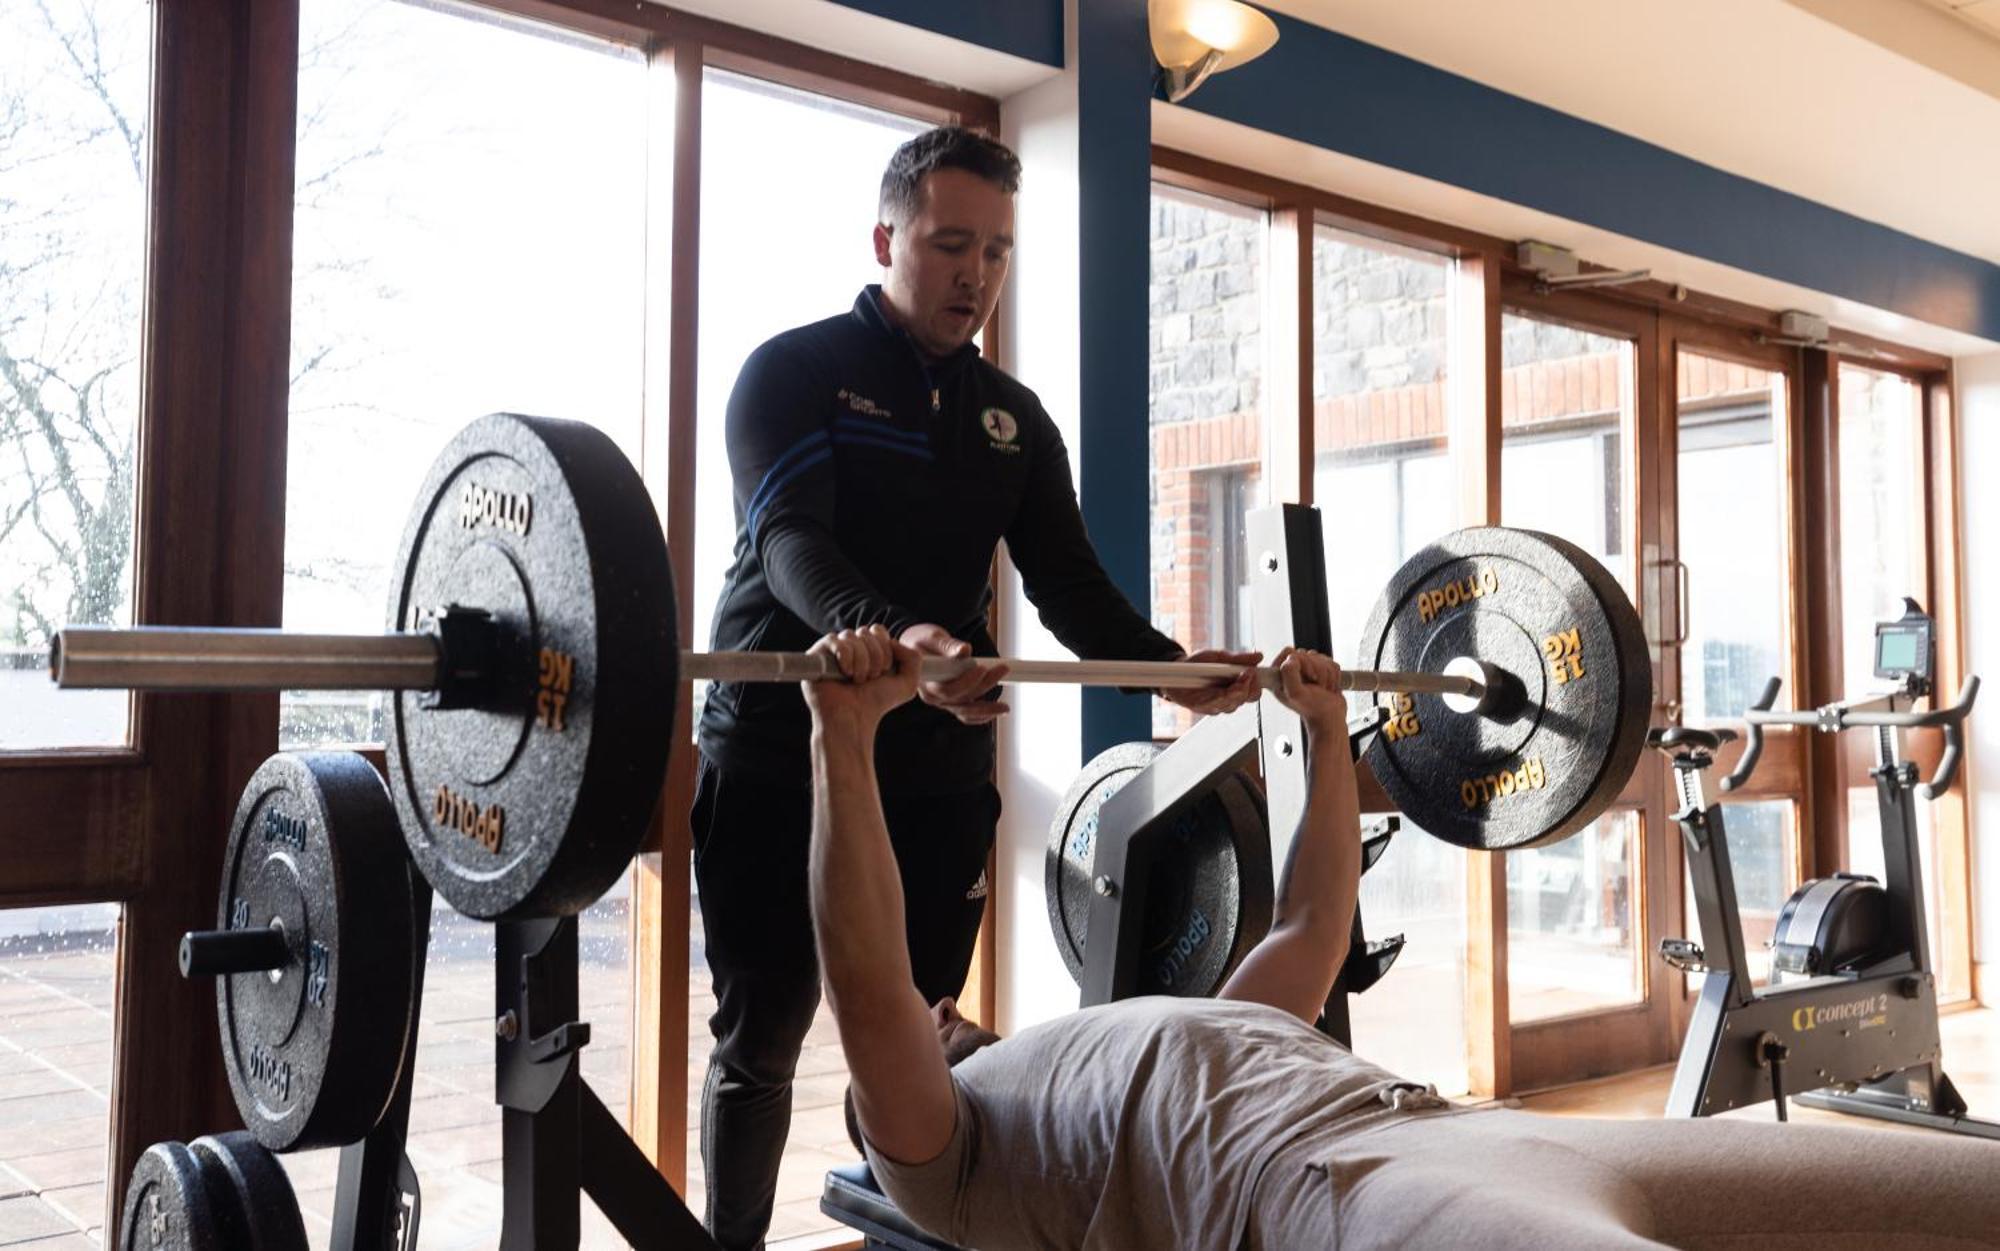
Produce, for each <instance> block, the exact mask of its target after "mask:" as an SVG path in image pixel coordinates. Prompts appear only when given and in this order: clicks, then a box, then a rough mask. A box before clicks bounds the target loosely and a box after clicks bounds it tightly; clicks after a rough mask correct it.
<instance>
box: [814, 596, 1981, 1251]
mask: <svg viewBox="0 0 2000 1251" xmlns="http://www.w3.org/2000/svg"><path fill="white" fill-rule="evenodd" d="M815 650H818V651H823V652H830V653H832V654H833V655H834V656H836V657H837V658H838V659H839V662H840V666H841V668H842V669H843V670H844V671H845V672H846V673H847V674H848V675H849V677H850V678H851V679H852V681H851V682H850V683H836V682H808V683H806V684H805V687H806V699H807V701H808V702H809V703H810V704H811V705H812V714H813V737H812V756H813V831H812V905H813V923H814V927H815V930H816V932H817V935H818V940H819V955H820V968H821V971H822V976H823V977H824V979H825V984H826V994H827V1000H828V1002H829V1004H830V1005H831V1006H832V1009H833V1013H834V1018H835V1021H836V1022H837V1023H838V1026H839V1029H840V1041H841V1046H842V1048H843V1049H844V1050H845V1051H846V1053H847V1063H848V1070H849V1073H850V1074H851V1078H852V1082H853V1098H854V1112H855V1115H856V1119H857V1120H858V1122H859V1128H860V1131H861V1134H862V1136H863V1137H864V1138H865V1140H866V1143H865V1149H866V1152H867V1156H868V1159H869V1162H870V1164H871V1165H872V1166H873V1168H874V1172H875V1177H876V1179H877V1180H878V1181H879V1182H880V1183H881V1185H882V1188H883V1190H884V1191H885V1192H886V1193H887V1194H888V1195H889V1197H890V1198H892V1199H893V1200H895V1202H896V1204H897V1205H898V1207H900V1208H901V1209H902V1211H903V1212H904V1213H905V1214H906V1215H907V1216H909V1217H910V1219H912V1220H914V1221H915V1222H916V1223H917V1224H919V1225H921V1226H923V1227H924V1228H925V1229H927V1230H930V1231H931V1232H932V1233H933V1234H935V1235H936V1236H938V1237H940V1238H944V1239H947V1240H949V1241H951V1242H954V1243H957V1244H960V1245H964V1246H970V1247H976V1248H980V1249H981V1251H987V1249H995V1248H1008V1247H1092V1248H1128V1247H1129V1248H1148V1249H1158V1251H1169V1249H1177V1248H1203V1247H1214V1248H1224V1249H1234V1248H1242V1247H1250V1248H1273V1249H1277V1248H1284V1249H1286V1251H1306V1249H1311V1248H1323V1247H1335V1246H1338V1247H1341V1248H1355V1247H1401V1248H1407V1247H1454V1248H1457V1247H1519V1248H1524V1249H1532V1251H1552V1249H1554V1248H1567V1247H1593V1248H1624V1247H1654V1246H1661V1245H1667V1246H1679V1247H1725V1246H1726V1247H1731V1248H1739V1247H1749V1246H1756V1247H1759V1248H1772V1247H1775V1248H1786V1247H1797V1248H1813V1251H1821V1249H1823V1248H1824V1247H1826V1246H1828V1245H1838V1246H1847V1247H1863V1246H1866V1247H1947V1246H1948V1247H1968V1246H1986V1245H2000V1144H1995V1143H1987V1142H1981V1141H1972V1140H1964V1139H1954V1138H1946V1137H1943V1136H1936V1137H1932V1136H1926V1135H1919V1134H1907V1133H1906V1134H1898V1135H1896V1136H1895V1137H1894V1138H1891V1137H1889V1136H1888V1135H1887V1134H1885V1133H1884V1132H1883V1131H1882V1130H1865V1129H1844V1128H1833V1127H1824V1126H1804V1125H1778V1124H1770V1123H1762V1124H1760V1123H1754V1122H1740V1121H1713V1120H1691V1121H1680V1120H1676V1121H1593V1120H1581V1119H1556V1118H1544V1117H1540V1116H1536V1115H1533V1114H1530V1113H1525V1112H1518V1111H1507V1110H1504V1109H1478V1110H1475V1109H1460V1108H1454V1107H1452V1106H1450V1105H1448V1104H1446V1103H1445V1102H1444V1101H1443V1100H1442V1099H1439V1098H1438V1097H1437V1096H1436V1095H1435V1094H1434V1093H1432V1092H1431V1091H1430V1090H1428V1089H1426V1088H1424V1087H1421V1086H1418V1085H1417V1084H1415V1083H1412V1082H1407V1081H1403V1080H1401V1079H1399V1078H1397V1077H1396V1076H1395V1075H1394V1074H1392V1073H1389V1072H1386V1071H1385V1070H1383V1069H1380V1068H1377V1067H1375V1066H1374V1065H1372V1064H1369V1063H1367V1062H1366V1061H1363V1060H1359V1059H1356V1058H1355V1057H1354V1056H1353V1055H1352V1054H1350V1053H1349V1052H1348V1051H1346V1050H1345V1049H1343V1048H1342V1047H1340V1046H1339V1045H1338V1044H1336V1043H1335V1042H1333V1041H1332V1040H1331V1039H1329V1038H1327V1037H1326V1036H1325V1035H1323V1034H1321V1033H1320V1032H1319V1031H1317V1030H1315V1029H1314V1028H1313V1026H1312V1021H1313V1019H1314V1017H1315V1016H1316V1015H1317V1013H1318V1012H1319V1009H1320V1006H1321V1004H1322V1003H1324V1002H1325V1000H1326V996H1327V991H1328V990H1329V989H1330V988H1331V987H1332V985H1333V979H1334V975H1335V973H1336V972H1337V971H1338V970H1339V968H1340V965H1341V961H1342V959H1344V958H1345V956H1346V953H1347V942H1348V935H1349V932H1350V924H1351V920H1352V914H1353V910H1354V903H1355V893H1356V889H1357V884H1358V879H1359V876H1360V867H1361V866H1360V837H1359V814H1358V812H1357V801H1356V796H1355V786H1354V766H1353V761H1352V760H1351V759H1350V757H1349V755H1348V748H1347V734H1346V721H1347V709H1346V703H1345V700H1344V699H1343V698H1342V696H1341V693H1340V690H1339V686H1338V681H1337V679H1338V676H1339V670H1338V668H1336V667H1335V665H1334V663H1333V662H1332V661H1331V660H1328V659H1327V658H1326V657H1324V656H1320V655H1316V654H1312V653H1307V652H1298V651H1289V650H1288V651H1287V652H1285V653H1283V654H1281V655H1280V656H1279V657H1278V658H1277V659H1276V661H1275V663H1276V665H1277V668H1278V672H1279V674H1280V676H1281V678H1282V683H1283V685H1282V687H1281V689H1280V691H1279V692H1278V698H1279V699H1280V700H1282V701H1283V703H1284V704H1285V706H1286V707H1288V708H1291V709H1292V710H1293V711H1295V712H1297V713H1298V714H1299V715H1300V716H1301V717H1302V718H1303V719H1304V721H1305V725H1306V734H1307V742H1308V752H1309V756H1308V759H1309V767H1310V778H1311V781H1310V788H1311V791H1310V797H1309V802H1308V807H1307V812H1306V816H1305V818H1304V820H1303V822H1302V823H1301V828H1300V830H1299V832H1298V836H1297V837H1296V838H1295V839H1294V840H1293V841H1292V850H1291V857H1290V862H1289V863H1288V864H1287V865H1286V866H1285V871H1284V878H1283V881H1282V883H1281V884H1280V887H1279V891H1278V900H1277V912H1276V920H1275V922H1274V923H1273V925H1272V927H1271V932H1270V934H1269V935H1268V936H1266V937H1265V939H1264V940H1263V942H1261V943H1259V944H1258V945H1257V947H1256V948H1255V949H1254V950H1253V951H1251V953H1250V954H1249V956H1248V957H1247V958H1246V959H1245V960H1244V961H1243V964H1242V966H1241V967H1240V968H1238V969H1237V971H1236V973H1235V975H1234V976H1233V977H1231V978H1230V979H1229V981H1228V983H1227V984H1226V985H1225V986H1224V987H1223V989H1222V992H1221V996H1220V997H1219V998H1217V999H1213V1000H1204V999H1175V998H1164V997H1150V998H1140V999H1131V1000H1126V1001H1123V1002H1119V1003H1113V1004H1106V1005H1103V1006H1099V1007H1091V1008H1084V1009H1082V1010H1080V1011H1077V1012H1074V1013H1071V1014H1070V1015H1068V1016H1064V1017H1061V1018H1059V1019H1057V1020H1054V1021H1050V1022H1047V1023H1045V1024H1042V1025H1037V1026H1035V1027H1033V1028H1030V1029H1026V1030H1023V1031H1021V1032H1020V1033H1019V1034H1018V1035H1016V1036H1014V1037H1012V1038H1008V1039H1005V1040H1001V1039H998V1038H997V1037H996V1036H994V1035H993V1034H990V1033H988V1032H986V1031H985V1030H982V1029H980V1028H979V1027H978V1026H976V1025H973V1024H972V1023H971V1022H969V1021H966V1020H965V1019H964V1018H962V1017H960V1016H959V1015H958V1013H957V1011H956V1010H955V1009H954V1007H953V1006H952V1004H951V1003H950V1001H948V1000H947V1001H944V1002H941V1003H939V1004H937V1005H935V1006H927V1005H925V1004H924V1003H923V1002H922V1000H921V999H920V998H919V997H918V995H917V993H916V991H915V990H914V989H912V987H911V981H910V959H909V952H908V950H907V948H906V947H905V945H904V937H903V900H902V894H901V887H900V886H899V884H898V879H897V874H896V865H895V860H894V858H893V854H892V852H891V850H890V845H889V837H888V834H887V833H886V831H885V830H884V828H883V823H882V814H881V807H880V803H879V800H878V798H877V795H876V790H875V767H874V759H873V744H874V740H875V728H876V724H877V722H878V721H879V720H880V719H881V717H882V714H883V713H885V712H887V711H888V710H889V709H891V708H893V707H895V706H896V705H898V704H900V703H902V702H903V701H904V700H907V699H909V698H910V697H911V695H912V694H914V692H915V690H916V680H917V679H916V659H917V658H916V654H915V653H913V652H910V651H908V650H907V649H905V648H901V647H899V646H897V645H896V644H895V643H894V642H893V641H892V640H891V638H890V637H889V635H888V634H887V633H886V632H884V631H882V630H881V629H880V628H879V627H870V628H869V629H867V630H865V631H843V632H842V633H840V634H838V635H834V636H830V637H828V638H826V639H824V640H822V641H821V642H820V643H819V644H818V646H817V647H816V648H815ZM947 1056H950V1057H952V1059H953V1060H954V1061H956V1060H959V1059H963V1063H957V1064H953V1063H948V1061H947Z"/></svg>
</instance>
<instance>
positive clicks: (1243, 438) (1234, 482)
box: [1147, 183, 1268, 735]
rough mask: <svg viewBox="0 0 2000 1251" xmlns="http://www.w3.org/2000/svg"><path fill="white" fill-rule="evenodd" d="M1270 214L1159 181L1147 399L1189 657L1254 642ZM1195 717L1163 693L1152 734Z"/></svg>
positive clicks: (1156, 493) (1173, 624)
mask: <svg viewBox="0 0 2000 1251" xmlns="http://www.w3.org/2000/svg"><path fill="white" fill-rule="evenodd" d="M1267 220H1268V219H1267V214H1265V213H1264V211H1263V210H1261V209H1253V208H1245V207H1244V206H1242V205H1240V204H1233V203H1231V202H1230V201H1228V200H1221V199H1217V198H1215V197H1213V196H1204V195H1196V194H1194V193H1193V192H1189V191H1182V190H1179V189H1178V188H1174V187H1168V186H1165V185H1163V184H1159V183H1155V184H1154V185H1153V213H1152V235H1151V247H1152V286H1151V296H1150V299H1151V309H1152V320H1151V325H1150V329H1149V333H1148V336H1147V337H1148V344H1149V351H1150V353H1151V368H1150V372H1149V374H1148V379H1149V381H1148V385H1147V395H1148V399H1149V403H1150V410H1149V411H1150V419H1151V423H1152V437H1151V438H1150V439H1149V440H1148V441H1147V443H1148V448H1147V454H1148V456H1149V458H1150V461H1149V463H1150V465H1151V476H1150V478H1149V482H1150V496H1151V513H1150V516H1151V518H1152V601H1153V624H1154V625H1156V626H1158V627H1159V628H1160V629H1161V630H1162V631H1164V632H1165V633H1167V634H1168V635H1171V636H1172V637H1173V638H1174V639H1176V640H1178V641H1179V642H1180V644H1181V645H1182V646H1184V647H1186V648H1187V649H1188V650H1190V651H1194V650H1197V649H1200V648H1204V647H1242V646H1247V645H1248V643H1249V640H1250V635H1251V623H1250V606H1249V589H1248V588H1249V580H1250V578H1249V570H1248V569H1246V568H1245V567H1244V562H1245V559H1246V552H1245V550H1244V534H1245V531H1244V517H1245V514H1247V513H1248V512H1249V510H1250V509H1252V508H1255V507H1257V506H1259V505H1260V504H1261V503H1262V502H1263V500H1264V497H1265V492H1264V483H1263V473H1262V464H1263V456H1264V451H1263V449H1264V444H1265V440H1264V431H1263V417H1262V415H1261V414H1262V412H1263V380H1264V343H1263V334H1262V331H1263V324H1264V245H1265V236H1266V234H1267V233H1268V232H1267V230H1266V225H1267ZM1192 720H1193V716H1192V714H1190V713H1188V712H1187V711H1186V710H1185V709H1181V708H1176V707H1174V706H1173V705H1171V704H1168V703H1166V702H1165V701H1164V700H1159V699H1155V700H1154V701H1153V730H1154V733H1156V734H1161V735H1172V734H1177V733H1179V732H1180V731H1181V730H1184V729H1186V728H1187V726H1188V725H1189V724H1190V723H1191V722H1192Z"/></svg>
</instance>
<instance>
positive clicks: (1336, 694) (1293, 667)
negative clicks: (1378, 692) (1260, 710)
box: [1271, 647, 1347, 740]
mask: <svg viewBox="0 0 2000 1251" xmlns="http://www.w3.org/2000/svg"><path fill="white" fill-rule="evenodd" d="M1271 667H1272V668H1274V669H1276V670H1277V671H1278V686H1277V689H1276V690H1274V691H1273V692H1272V694H1274V695H1276V696H1277V697H1278V702H1279V703H1281V704H1283V705H1284V706H1285V707H1287V708H1289V709H1291V710H1292V711H1293V712H1296V713H1298V714H1299V719H1300V720H1301V721H1304V722H1305V723H1306V734H1307V735H1308V736H1310V737H1311V738H1312V739H1314V740H1325V739H1330V738H1332V737H1333V736H1336V735H1338V736H1339V737H1340V738H1341V739H1343V740H1345V738H1346V736H1347V695H1346V693H1345V692H1343V691H1342V690H1341V689H1340V666H1339V665H1338V664H1335V663H1334V661H1333V660H1332V658H1331V657H1328V656H1325V655H1322V654H1321V653H1319V652H1311V651H1303V650H1301V649H1299V648H1296V647H1287V648H1286V649H1285V650H1283V651H1281V652H1279V653H1278V655H1277V658H1276V659H1275V660H1273V661H1272V662H1271Z"/></svg>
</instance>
